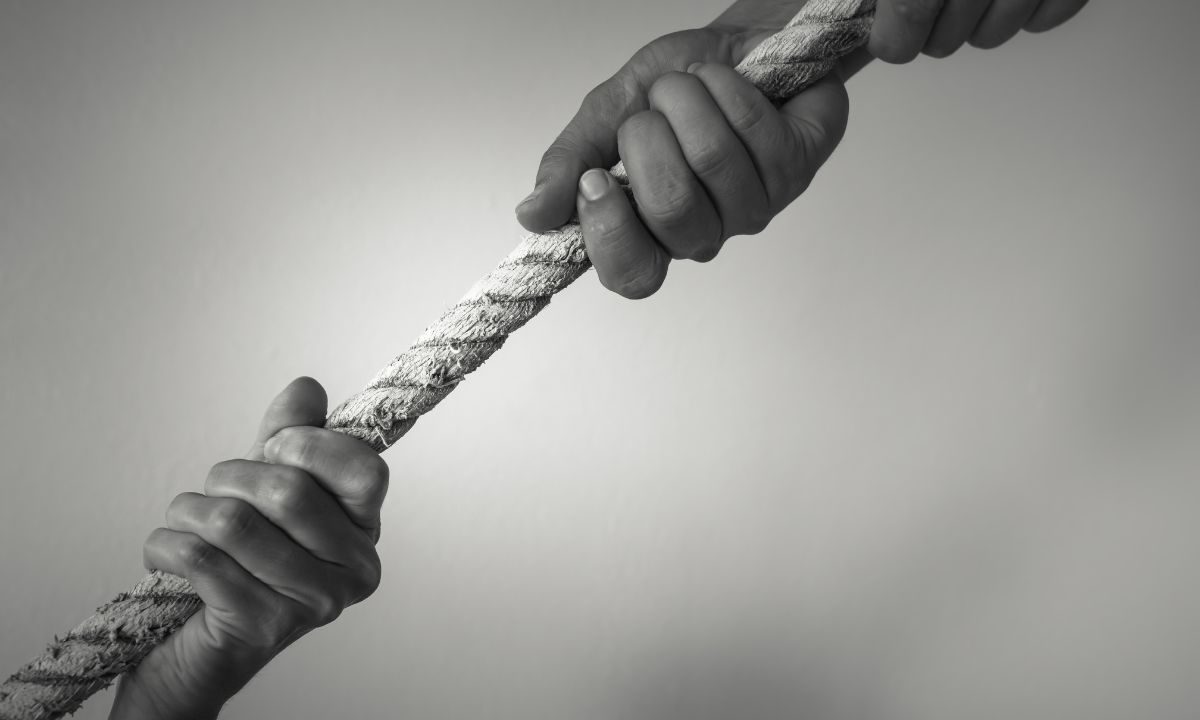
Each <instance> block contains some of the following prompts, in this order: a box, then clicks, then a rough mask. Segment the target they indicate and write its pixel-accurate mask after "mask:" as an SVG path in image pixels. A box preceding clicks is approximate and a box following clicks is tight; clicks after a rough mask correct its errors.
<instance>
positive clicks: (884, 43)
mask: <svg viewBox="0 0 1200 720" xmlns="http://www.w3.org/2000/svg"><path fill="white" fill-rule="evenodd" d="M943 1H944V0H879V3H878V4H877V6H876V9H875V23H874V25H872V26H871V37H870V39H869V40H868V41H867V49H868V50H870V51H871V54H872V55H874V56H875V57H877V58H879V59H880V60H883V61H884V62H889V63H906V62H912V61H913V60H915V59H916V57H917V55H919V54H920V53H921V48H923V47H925V41H926V40H927V39H928V38H929V33H930V32H931V31H932V30H933V24H934V22H935V21H936V20H937V17H938V13H939V12H941V9H942V3H943Z"/></svg>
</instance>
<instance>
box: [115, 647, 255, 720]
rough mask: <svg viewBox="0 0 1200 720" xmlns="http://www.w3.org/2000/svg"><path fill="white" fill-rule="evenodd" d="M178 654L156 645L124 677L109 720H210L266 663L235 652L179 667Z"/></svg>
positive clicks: (183, 663) (193, 660)
mask: <svg viewBox="0 0 1200 720" xmlns="http://www.w3.org/2000/svg"><path fill="white" fill-rule="evenodd" d="M176 651H177V648H176V647H175V646H173V645H172V644H171V643H167V644H166V645H163V646H160V647H159V648H157V649H156V650H155V651H154V653H152V654H151V655H150V656H148V657H147V658H146V660H145V661H143V662H142V664H141V665H139V666H138V667H137V668H136V669H134V670H133V671H131V672H129V673H127V674H125V675H124V676H122V678H121V682H120V685H119V686H118V688H117V695H116V698H115V700H114V701H113V707H112V711H111V713H110V714H109V720H213V719H214V718H216V717H217V716H218V715H219V714H220V712H221V708H222V707H224V705H225V703H226V702H228V701H229V699H230V698H232V697H233V696H234V694H236V693H237V692H238V690H240V689H241V688H242V687H243V686H245V684H246V683H247V682H249V680H250V678H251V677H253V676H254V674H255V673H256V672H258V670H260V669H262V667H263V665H265V664H266V662H265V661H258V660H256V659H255V658H251V657H242V656H241V655H240V654H239V653H227V654H224V656H223V657H213V658H206V659H204V660H200V659H198V658H189V660H190V661H188V662H182V658H179V657H177V655H176ZM198 660H200V661H198ZM205 660H206V661H205Z"/></svg>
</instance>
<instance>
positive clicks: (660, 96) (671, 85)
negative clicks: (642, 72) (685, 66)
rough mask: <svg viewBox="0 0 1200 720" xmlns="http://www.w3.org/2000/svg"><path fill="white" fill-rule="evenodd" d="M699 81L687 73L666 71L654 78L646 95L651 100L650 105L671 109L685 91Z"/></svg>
mask: <svg viewBox="0 0 1200 720" xmlns="http://www.w3.org/2000/svg"><path fill="white" fill-rule="evenodd" d="M699 83H700V81H699V80H697V79H696V78H695V77H693V76H691V75H688V74H687V73H681V72H677V71H671V72H666V73H663V74H662V75H660V76H658V78H656V79H655V80H654V82H653V83H652V84H651V85H650V91H649V92H648V93H647V94H646V97H647V99H648V100H649V101H650V107H652V108H663V109H670V108H672V107H674V106H675V105H676V104H677V103H678V102H679V100H680V99H681V95H682V94H683V93H686V92H688V91H689V90H691V89H693V88H694V87H695V86H696V85H698V84H699Z"/></svg>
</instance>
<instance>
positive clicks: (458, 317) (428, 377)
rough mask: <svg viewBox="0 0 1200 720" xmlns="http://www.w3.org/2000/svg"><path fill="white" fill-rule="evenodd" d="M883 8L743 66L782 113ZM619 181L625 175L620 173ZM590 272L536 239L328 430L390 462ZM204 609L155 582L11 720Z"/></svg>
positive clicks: (51, 654)
mask: <svg viewBox="0 0 1200 720" xmlns="http://www.w3.org/2000/svg"><path fill="white" fill-rule="evenodd" d="M874 10H875V0H809V2H808V3H807V4H806V5H805V6H804V8H803V9H802V10H800V12H799V13H798V14H797V15H796V17H795V18H793V19H792V21H791V22H790V23H788V25H787V26H786V27H784V28H783V29H782V30H780V31H779V32H778V33H776V34H775V35H773V36H771V37H769V38H767V39H766V40H765V41H763V42H762V44H760V45H759V46H758V47H756V48H755V49H754V50H753V51H751V52H750V54H749V55H748V56H747V57H746V58H745V59H744V60H743V61H742V62H741V63H740V64H739V65H738V66H737V70H738V71H739V72H740V73H742V75H744V76H745V77H746V78H747V79H749V80H750V81H751V82H753V83H754V84H755V85H756V86H757V87H758V88H759V89H760V90H761V91H763V93H764V94H766V95H767V97H769V98H770V99H771V100H772V101H774V102H776V103H781V102H783V101H785V100H787V99H789V98H791V97H793V96H794V95H796V94H797V93H799V92H800V91H801V90H803V89H804V88H806V87H808V86H809V85H811V84H812V83H814V82H816V81H817V80H819V79H820V78H822V77H824V76H825V75H826V74H827V73H829V72H830V71H831V70H832V69H833V68H834V66H835V65H836V64H837V61H838V59H839V58H841V57H842V56H844V55H846V54H847V53H849V52H851V51H852V50H854V49H856V48H858V47H860V46H861V45H863V44H864V43H865V42H866V40H867V36H868V34H869V32H870V27H871V21H872V19H873V17H874ZM613 171H614V174H615V175H617V176H618V178H620V177H622V176H623V175H624V173H623V168H621V166H620V165H618V166H617V167H615V168H613ZM590 267H591V263H590V262H589V261H588V258H587V251H586V249H585V247H584V243H583V232H582V230H581V229H580V227H579V225H578V224H577V223H569V224H567V225H565V226H563V227H562V228H559V229H558V230H554V231H552V232H548V233H540V234H532V235H528V236H527V237H525V239H524V240H522V241H521V243H520V244H519V245H518V246H517V248H516V249H515V250H513V252H512V253H510V254H509V256H508V257H506V258H505V259H504V260H503V261H501V263H500V264H499V265H498V266H497V267H496V269H495V270H492V271H491V272H490V273H488V274H487V275H486V276H485V277H484V278H483V279H482V280H480V281H479V282H478V283H476V284H475V286H474V287H473V288H471V290H470V291H469V292H468V293H467V294H466V295H465V296H464V297H463V298H462V299H461V300H460V301H458V303H456V304H455V305H454V306H453V307H451V308H450V309H449V310H447V311H446V312H445V313H444V314H443V315H442V316H441V317H440V318H438V320H437V321H436V322H434V323H433V324H432V325H430V326H429V327H428V328H426V330H425V332H423V333H421V336H420V337H418V338H417V341H416V342H415V343H414V344H413V345H412V347H410V348H409V349H408V350H406V351H404V352H403V353H401V354H400V355H398V356H397V357H396V358H395V359H394V360H392V361H391V362H390V363H388V365H387V367H385V368H383V370H381V371H380V372H379V373H378V374H377V375H376V376H375V378H374V379H373V380H372V381H371V382H370V384H369V385H368V386H367V387H366V388H365V389H364V390H362V392H359V393H357V394H356V395H354V396H352V397H351V398H350V399H348V400H346V401H345V402H344V403H342V404H341V405H340V406H338V407H337V408H336V409H334V410H333V412H332V413H330V415H329V418H328V420H327V421H326V427H327V428H329V429H332V430H336V431H338V432H343V433H345V434H347V435H352V436H354V437H356V438H359V439H360V440H362V441H364V442H366V443H367V444H369V445H370V446H371V447H372V448H374V449H375V450H377V451H379V452H382V451H383V450H386V449H387V448H388V447H389V446H391V445H392V444H393V443H395V442H396V441H397V440H398V439H400V438H401V437H403V435H404V434H405V433H407V432H408V431H409V429H410V428H412V426H413V424H414V423H416V421H417V418H419V417H420V416H422V415H424V414H425V413H427V412H429V411H430V410H432V409H433V408H434V406H436V405H437V404H438V403H439V402H441V401H442V400H443V399H445V397H446V396H447V395H449V394H450V393H451V392H452V391H453V390H454V388H455V387H457V386H458V384H459V383H460V382H462V381H463V379H464V378H466V376H467V375H468V374H470V373H472V372H474V371H475V370H477V369H478V368H479V366H480V365H482V364H483V363H484V362H485V361H486V360H487V359H488V358H489V357H491V356H492V354H493V353H495V352H496V351H497V350H499V349H500V347H501V346H503V345H504V341H505V340H506V339H507V338H508V336H509V335H511V334H512V333H513V332H515V331H516V330H517V329H518V328H520V327H521V326H522V325H524V324H525V323H527V322H529V320H530V319H532V318H533V316H534V315H537V314H538V313H539V312H541V311H542V309H543V308H545V307H546V306H547V305H548V304H549V303H550V299H551V297H553V296H554V294H555V293H557V292H559V291H561V290H562V289H563V288H565V287H567V286H568V285H570V284H571V283H572V282H574V281H575V280H576V279H577V278H579V277H580V276H581V275H583V274H584V273H585V272H586V271H587V270H588V268H590ZM201 606H202V602H201V601H200V598H199V597H197V596H196V594H195V593H194V592H193V591H192V588H191V585H190V584H189V583H188V582H187V581H186V580H184V579H183V578H180V577H176V576H174V575H169V574H166V573H162V572H152V573H150V574H149V575H147V576H146V577H145V578H143V579H142V580H141V581H139V582H138V583H137V584H136V585H134V587H133V588H132V589H130V590H129V591H128V592H125V593H121V594H120V595H118V596H117V597H116V598H115V599H114V600H113V601H112V602H109V603H108V604H106V605H104V606H103V607H101V608H99V609H98V610H97V611H96V614H95V615H92V616H91V617H89V618H88V619H87V620H84V621H83V622H82V623H81V624H80V625H79V626H78V627H76V628H75V629H74V630H72V631H71V632H69V633H67V635H66V636H64V637H62V638H56V639H55V641H54V642H53V643H51V645H50V646H49V647H48V648H47V650H46V652H44V653H43V654H42V655H41V656H39V657H38V658H36V659H35V660H33V661H32V662H30V663H29V664H27V665H25V667H23V668H21V669H20V670H18V671H17V672H16V673H15V674H14V675H12V676H11V677H10V678H9V679H8V680H7V681H5V682H4V684H3V685H0V720H54V719H55V718H60V717H62V716H63V715H65V714H68V713H72V712H74V711H75V710H77V709H78V708H79V707H80V705H81V704H82V703H83V701H84V700H86V699H87V698H88V697H89V696H91V695H92V694H94V693H95V692H97V691H99V690H101V689H103V688H105V687H107V686H108V685H109V684H110V683H112V681H113V680H114V679H116V678H117V677H118V676H120V675H121V674H122V673H124V672H128V671H129V670H132V669H133V668H135V667H137V665H138V663H139V662H141V660H142V658H144V657H145V656H146V655H147V654H148V653H149V652H150V651H151V650H153V649H154V648H155V647H157V646H158V645H159V644H161V643H162V642H163V641H164V640H166V638H167V637H168V636H170V635H171V633H173V632H175V631H176V630H178V629H179V628H180V627H181V626H182V625H183V624H184V622H186V621H187V619H188V618H189V617H191V616H192V615H193V614H194V613H195V612H196V611H197V610H199V609H200V607H201Z"/></svg>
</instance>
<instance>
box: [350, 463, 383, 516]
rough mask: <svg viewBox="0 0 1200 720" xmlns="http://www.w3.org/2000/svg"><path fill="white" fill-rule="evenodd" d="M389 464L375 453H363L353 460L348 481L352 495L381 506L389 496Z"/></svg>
mask: <svg viewBox="0 0 1200 720" xmlns="http://www.w3.org/2000/svg"><path fill="white" fill-rule="evenodd" d="M388 475H389V471H388V464H387V461H385V460H384V459H383V458H382V457H380V456H379V455H376V454H375V453H363V454H362V455H361V456H359V457H357V458H355V459H354V460H352V461H351V462H350V464H349V466H348V468H347V473H346V479H347V484H348V485H349V488H350V491H351V493H352V494H353V495H354V496H355V497H357V498H360V499H362V500H363V501H364V502H367V503H370V504H381V503H382V502H383V498H384V496H385V495H387V488H388Z"/></svg>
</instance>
